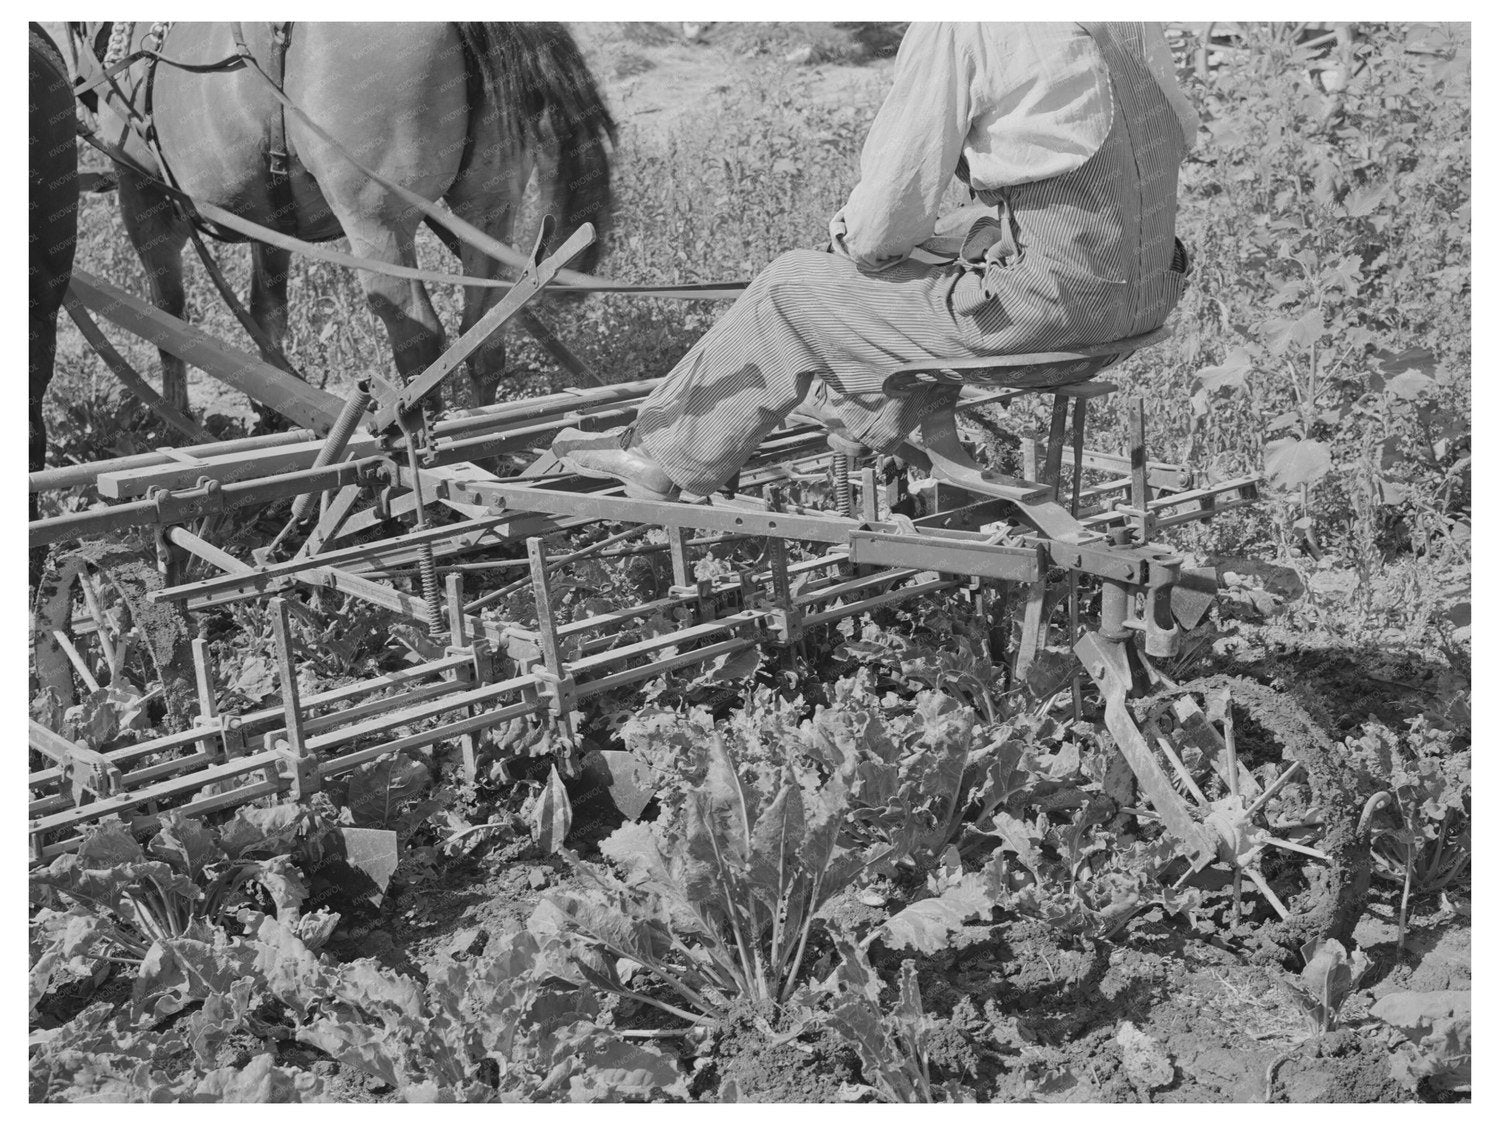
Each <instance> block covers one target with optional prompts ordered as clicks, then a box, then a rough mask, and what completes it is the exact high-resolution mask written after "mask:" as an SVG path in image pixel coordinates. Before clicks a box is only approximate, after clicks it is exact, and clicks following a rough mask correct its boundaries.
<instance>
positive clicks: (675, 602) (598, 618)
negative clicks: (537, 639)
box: [557, 594, 696, 640]
mask: <svg viewBox="0 0 1500 1125" xmlns="http://www.w3.org/2000/svg"><path fill="white" fill-rule="evenodd" d="M695 600H696V597H695V596H693V595H686V594H685V595H681V596H678V597H670V598H657V599H656V600H655V601H650V602H644V603H642V604H641V605H635V606H627V607H626V608H624V609H613V610H610V611H609V612H608V613H600V614H595V615H594V616H593V617H585V618H583V619H582V620H581V621H570V622H568V624H566V625H559V626H558V628H557V636H558V639H559V640H561V639H562V638H564V637H573V636H577V635H578V634H579V633H587V632H589V631H590V630H591V629H602V628H603V627H604V626H606V625H618V624H621V623H623V622H626V621H633V620H635V619H636V618H638V617H647V616H649V615H650V614H653V613H655V612H656V611H657V610H662V609H671V608H672V607H674V606H679V605H691V604H692V603H693V602H694V601H695Z"/></svg>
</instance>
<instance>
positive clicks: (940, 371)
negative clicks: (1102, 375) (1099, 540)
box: [882, 328, 1171, 539]
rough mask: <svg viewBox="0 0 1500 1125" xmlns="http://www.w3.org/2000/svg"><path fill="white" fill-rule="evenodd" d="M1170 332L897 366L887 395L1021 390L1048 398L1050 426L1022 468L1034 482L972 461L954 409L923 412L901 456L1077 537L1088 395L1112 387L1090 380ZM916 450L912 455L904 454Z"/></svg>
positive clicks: (1046, 528) (1044, 527) (1048, 528)
mask: <svg viewBox="0 0 1500 1125" xmlns="http://www.w3.org/2000/svg"><path fill="white" fill-rule="evenodd" d="M1170 334H1171V333H1170V332H1169V331H1168V330H1167V329H1166V328H1157V329H1153V330H1152V331H1150V332H1145V333H1142V334H1141V335H1139V336H1129V337H1126V338H1125V339H1122V340H1114V341H1111V342H1109V343H1104V344H1091V345H1088V346H1085V347H1079V348H1074V349H1071V350H1068V351H1057V352H1032V353H1028V354H1022V355H1008V356H982V357H979V358H966V359H953V360H925V361H923V362H921V363H917V364H910V365H908V366H905V367H899V368H897V369H896V370H895V371H893V372H891V373H890V375H888V376H887V377H886V379H885V383H884V386H883V388H882V389H883V390H884V392H885V393H886V394H888V395H891V396H893V397H894V396H903V395H907V394H910V393H912V392H913V391H915V390H918V389H919V388H922V387H934V386H960V387H983V388H990V389H993V390H1003V391H1013V392H1014V394H1013V395H1008V396H1005V397H1004V399H1003V401H1006V402H1008V401H1010V399H1011V398H1013V397H1017V396H1019V395H1022V394H1031V393H1035V394H1049V395H1051V396H1052V425H1051V429H1050V432H1049V434H1048V439H1047V453H1046V461H1045V463H1044V464H1042V465H1037V464H1035V454H1034V451H1032V453H1031V456H1028V458H1027V468H1026V472H1027V475H1028V476H1035V477H1036V478H1037V479H1035V480H1021V479H1017V478H1015V477H1009V476H1005V475H1004V474H1001V473H995V472H991V471H989V470H986V469H984V468H982V467H981V466H980V465H978V464H976V463H975V461H974V460H973V458H972V457H970V456H969V453H968V450H966V449H965V448H964V446H963V443H962V442H961V441H960V440H959V437H958V424H957V421H956V419H955V417H954V412H953V410H951V409H949V410H940V411H938V412H937V413H935V414H932V415H930V416H928V417H927V418H926V419H925V420H924V421H923V422H922V426H921V430H920V434H921V436H920V437H919V438H918V439H916V440H915V441H914V442H909V443H908V445H907V450H903V452H902V454H899V455H898V456H902V457H903V459H906V460H915V461H918V462H920V461H921V460H926V461H927V462H928V467H929V468H930V470H931V473H932V475H933V477H935V478H936V479H937V480H938V481H940V482H941V483H943V484H948V485H952V486H953V487H955V488H961V489H964V490H966V491H968V492H972V493H977V494H978V495H981V496H993V497H997V498H999V499H1002V500H1008V501H1011V502H1012V503H1014V504H1015V505H1016V506H1017V507H1019V508H1020V510H1021V514H1022V515H1023V516H1024V517H1025V518H1026V519H1027V520H1028V521H1029V522H1031V523H1033V524H1035V525H1036V526H1037V527H1038V528H1039V529H1040V530H1041V531H1043V532H1044V533H1047V534H1050V535H1055V536H1063V537H1067V538H1070V539H1071V538H1075V537H1076V535H1077V533H1078V524H1077V521H1076V520H1075V519H1074V518H1073V517H1074V516H1076V515H1077V513H1078V501H1079V493H1080V492H1081V490H1082V485H1083V462H1084V456H1083V438H1084V420H1085V417H1086V414H1087V407H1088V400H1089V399H1091V398H1098V397H1100V396H1102V395H1107V394H1110V393H1112V392H1113V391H1115V390H1117V389H1118V388H1117V387H1116V386H1115V385H1114V384H1113V383H1105V382H1094V381H1090V376H1093V375H1096V374H1098V373H1099V372H1100V371H1103V370H1104V369H1105V368H1106V367H1109V366H1110V365H1111V364H1114V363H1118V362H1119V361H1120V360H1122V359H1124V358H1125V357H1127V356H1129V355H1130V354H1131V353H1133V352H1136V351H1139V350H1140V349H1141V348H1145V347H1149V346H1151V345H1152V344H1156V343H1160V342H1161V341H1162V340H1165V339H1166V338H1167V337H1168V336H1169V335H1170ZM1069 402H1072V404H1073V424H1072V429H1071V434H1069V433H1068V425H1067V415H1068V403H1069ZM1068 437H1071V445H1072V451H1073V479H1072V489H1071V498H1072V503H1071V505H1070V508H1069V509H1068V510H1064V509H1063V508H1062V507H1061V505H1060V503H1059V501H1060V484H1061V481H1060V477H1061V474H1062V456H1063V444H1064V440H1065V439H1066V438H1068ZM913 448H914V449H915V452H916V453H917V454H918V456H917V457H907V456H906V453H907V451H908V450H912V449H913Z"/></svg>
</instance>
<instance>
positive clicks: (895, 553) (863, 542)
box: [849, 531, 1042, 582]
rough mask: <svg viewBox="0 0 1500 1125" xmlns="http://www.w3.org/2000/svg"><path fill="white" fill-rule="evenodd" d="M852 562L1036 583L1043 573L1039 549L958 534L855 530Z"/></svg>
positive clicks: (851, 553)
mask: <svg viewBox="0 0 1500 1125" xmlns="http://www.w3.org/2000/svg"><path fill="white" fill-rule="evenodd" d="M849 561H850V562H852V563H855V564H859V565H869V566H889V567H898V566H899V567H914V568H916V569H918V570H938V571H943V572H944V573H948V574H968V575H975V576H978V577H981V578H1003V579H1006V580H1007V581H1011V582H1031V581H1035V580H1036V577H1037V575H1038V574H1039V573H1040V571H1041V565H1042V564H1041V558H1040V555H1039V552H1038V550H1037V548H1036V547H1009V546H1002V545H1000V544H995V543H986V542H984V541H983V540H980V541H978V542H976V541H974V540H968V539H962V538H959V537H958V535H956V534H955V535H942V534H940V533H933V534H930V535H921V536H915V535H892V534H889V533H887V532H879V531H855V532H853V533H851V534H850V536H849Z"/></svg>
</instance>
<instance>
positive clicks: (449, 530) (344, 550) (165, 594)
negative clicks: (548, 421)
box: [150, 470, 503, 602]
mask: <svg viewBox="0 0 1500 1125" xmlns="http://www.w3.org/2000/svg"><path fill="white" fill-rule="evenodd" d="M318 471H320V472H322V471H326V470H318ZM502 518H503V517H499V516H491V517H488V518H486V519H480V520H470V521H468V522H466V523H455V524H449V525H448V526H447V527H429V528H427V529H426V530H424V531H412V532H408V533H407V534H405V535H397V536H394V537H393V538H390V539H382V540H379V541H378V542H375V543H361V544H359V545H357V546H354V547H341V548H339V549H338V550H336V551H325V552H323V553H322V554H321V555H318V556H316V557H315V558H307V559H290V560H288V561H287V562H280V563H268V564H267V565H265V566H261V567H256V568H255V569H254V571H253V572H251V573H249V574H225V575H220V576H218V577H215V578H205V579H203V580H202V581H199V582H187V583H184V584H183V585H181V586H169V587H167V588H166V589H164V590H155V591H153V592H152V593H151V595H150V598H151V600H152V601H154V602H163V601H179V600H181V599H183V598H190V597H195V596H197V595H200V594H214V593H219V592H221V591H225V590H239V589H243V588H244V586H245V583H246V582H256V583H260V582H265V581H267V580H269V579H272V578H285V577H287V576H290V575H296V574H300V573H302V572H304V571H310V570H316V569H318V568H319V567H327V566H333V565H335V564H337V563H341V562H348V561H351V560H353V559H368V558H378V557H379V556H381V555H383V554H385V553H387V552H389V551H392V550H395V549H396V548H398V547H410V546H416V545H418V544H422V543H432V542H435V541H437V540H440V539H452V538H454V537H455V536H459V535H463V534H465V533H467V532H487V531H490V530H491V529H493V528H494V527H496V526H497V525H498V524H500V523H501V522H502Z"/></svg>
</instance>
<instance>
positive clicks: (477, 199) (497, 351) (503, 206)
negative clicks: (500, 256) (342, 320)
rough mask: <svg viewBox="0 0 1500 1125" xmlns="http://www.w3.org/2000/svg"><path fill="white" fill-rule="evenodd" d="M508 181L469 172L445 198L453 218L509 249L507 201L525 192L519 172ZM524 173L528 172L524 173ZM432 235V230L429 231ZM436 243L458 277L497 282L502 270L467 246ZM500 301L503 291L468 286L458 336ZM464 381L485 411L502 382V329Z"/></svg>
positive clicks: (511, 216)
mask: <svg viewBox="0 0 1500 1125" xmlns="http://www.w3.org/2000/svg"><path fill="white" fill-rule="evenodd" d="M512 171H513V176H512V177H509V178H507V177H502V176H499V175H497V174H496V173H494V172H489V174H488V175H484V176H481V175H476V174H475V173H476V170H471V172H470V174H469V176H467V177H465V179H464V181H462V182H461V183H460V184H459V185H458V186H457V188H456V189H455V190H454V191H453V192H451V193H450V194H449V195H448V196H447V202H448V205H449V206H450V207H452V208H453V213H454V214H456V215H457V216H458V217H459V218H461V219H463V220H465V221H466V222H468V223H470V224H472V225H473V226H476V227H478V228H479V229H480V230H482V231H484V232H485V233H486V234H488V235H489V236H490V237H491V238H494V239H497V240H498V241H500V242H504V243H506V244H510V242H511V240H512V237H513V235H514V232H515V222H516V208H515V206H514V205H513V203H512V201H519V200H520V199H521V197H522V194H523V193H524V191H525V186H526V184H525V179H524V178H523V177H521V175H520V169H519V168H516V169H513V170H512ZM528 171H529V168H528ZM434 229H435V228H434ZM439 237H442V238H443V241H444V242H445V243H446V244H447V246H448V249H449V250H451V251H453V253H454V254H455V255H457V257H458V259H459V262H460V264H461V268H462V269H463V272H464V273H465V274H466V275H468V276H469V277H482V278H486V279H488V280H500V279H501V278H502V277H503V276H504V268H503V267H502V266H501V264H500V262H499V261H497V260H496V259H495V258H494V257H493V256H491V255H490V254H487V253H485V252H484V251H483V250H476V249H475V248H474V247H472V246H470V245H469V244H468V243H467V242H460V241H459V240H458V239H456V238H453V237H452V236H449V235H445V234H444V232H439ZM503 296H504V290H501V289H496V288H481V287H479V286H470V287H468V288H466V289H465V290H464V314H463V322H462V328H461V331H463V332H467V331H468V330H469V329H470V328H472V327H473V326H474V325H476V324H478V323H479V321H480V320H481V319H483V317H484V315H485V314H486V313H488V312H489V311H490V309H491V308H493V307H494V306H495V304H496V302H498V301H499V300H500V298H501V297H503ZM465 366H466V368H467V370H468V376H469V389H470V391H471V392H472V393H473V396H474V403H475V405H477V406H488V405H489V404H490V403H492V402H494V401H495V391H496V389H497V388H498V387H499V385H500V380H501V379H503V378H504V377H505V329H504V328H503V327H502V328H500V329H497V330H496V331H494V332H492V333H491V334H490V337H489V339H487V340H485V341H484V343H482V344H481V345H480V346H479V347H478V348H476V349H475V350H474V352H473V354H471V355H470V356H469V359H468V362H467V364H466V365H465Z"/></svg>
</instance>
